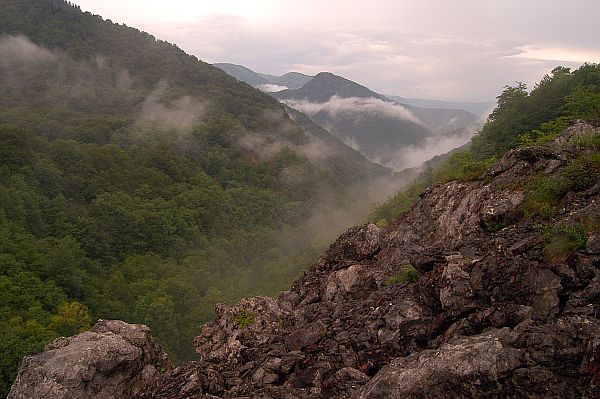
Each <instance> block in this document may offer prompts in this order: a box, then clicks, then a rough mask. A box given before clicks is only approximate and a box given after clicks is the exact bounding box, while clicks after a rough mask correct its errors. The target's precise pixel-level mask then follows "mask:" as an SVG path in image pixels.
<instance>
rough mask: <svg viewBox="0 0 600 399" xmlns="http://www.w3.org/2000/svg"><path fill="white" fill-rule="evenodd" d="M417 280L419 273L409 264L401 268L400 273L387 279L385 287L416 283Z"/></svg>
mask: <svg viewBox="0 0 600 399" xmlns="http://www.w3.org/2000/svg"><path fill="white" fill-rule="evenodd" d="M418 279H419V271H418V270H417V269H415V267H414V266H413V265H411V264H410V263H408V264H406V265H404V266H403V267H402V271H401V272H400V273H398V274H396V275H394V276H392V277H390V278H388V279H387V281H386V282H385V285H394V284H404V283H416V282H417V280H418Z"/></svg>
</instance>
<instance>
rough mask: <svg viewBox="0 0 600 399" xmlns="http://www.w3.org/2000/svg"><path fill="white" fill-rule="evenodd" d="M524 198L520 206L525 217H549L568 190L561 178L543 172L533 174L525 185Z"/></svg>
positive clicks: (566, 184)
mask: <svg viewBox="0 0 600 399" xmlns="http://www.w3.org/2000/svg"><path fill="white" fill-rule="evenodd" d="M524 191H525V200H524V201H523V205H522V206H521V209H522V211H523V212H524V214H525V216H526V217H529V218H535V217H540V218H542V219H547V218H549V217H550V216H551V215H552V214H553V213H554V211H555V209H556V207H557V206H558V204H559V203H560V201H561V200H562V198H563V197H564V196H565V194H566V193H567V191H568V183H567V182H566V181H564V180H563V179H557V178H550V177H548V176H546V175H544V174H541V175H536V176H533V177H532V178H531V179H530V180H529V181H528V182H527V184H526V185H525V190H524Z"/></svg>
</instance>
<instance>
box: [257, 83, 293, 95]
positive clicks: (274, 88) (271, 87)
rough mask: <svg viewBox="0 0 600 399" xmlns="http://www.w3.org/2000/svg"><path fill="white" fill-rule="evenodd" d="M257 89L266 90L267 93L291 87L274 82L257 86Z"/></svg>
mask: <svg viewBox="0 0 600 399" xmlns="http://www.w3.org/2000/svg"><path fill="white" fill-rule="evenodd" d="M257 89H259V90H260V91H264V92H265V93H275V92H278V91H282V90H287V89H289V87H287V86H280V85H276V84H272V83H267V84H264V85H259V86H257Z"/></svg>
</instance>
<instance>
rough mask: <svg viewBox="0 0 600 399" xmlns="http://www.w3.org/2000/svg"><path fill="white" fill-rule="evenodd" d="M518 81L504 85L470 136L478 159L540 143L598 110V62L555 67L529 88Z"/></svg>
mask: <svg viewBox="0 0 600 399" xmlns="http://www.w3.org/2000/svg"><path fill="white" fill-rule="evenodd" d="M526 89H527V88H526V87H525V85H524V84H522V83H517V84H516V85H515V86H506V87H505V89H504V91H503V92H502V94H500V96H498V97H497V99H498V105H497V107H496V109H495V110H494V111H493V112H492V113H491V114H490V116H489V117H488V120H487V123H486V124H485V125H484V126H483V128H482V129H481V130H480V131H479V132H478V134H477V135H476V136H475V137H474V138H473V140H472V146H471V149H472V151H473V152H474V153H475V154H476V156H477V157H478V158H480V159H482V158H486V157H489V156H493V155H495V156H500V155H502V154H503V153H504V152H506V151H507V150H509V149H511V148H514V147H516V146H517V145H532V144H543V143H544V142H547V141H549V140H552V139H553V138H554V137H555V136H556V134H557V133H559V132H560V131H562V129H564V127H565V126H566V124H567V123H568V122H569V121H571V120H573V119H577V118H584V119H591V118H595V117H597V116H598V114H599V112H600V65H598V64H584V65H583V66H581V67H580V68H579V69H577V70H575V71H572V72H571V71H570V70H569V69H568V68H564V67H557V68H555V69H554V70H553V71H552V73H551V74H550V75H546V76H544V78H543V79H542V80H541V81H540V82H539V83H538V84H537V85H536V86H535V87H534V88H533V90H531V91H530V92H527V90H526Z"/></svg>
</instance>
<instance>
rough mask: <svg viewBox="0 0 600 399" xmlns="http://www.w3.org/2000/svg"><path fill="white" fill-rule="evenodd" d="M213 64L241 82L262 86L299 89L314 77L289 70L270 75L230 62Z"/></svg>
mask: <svg viewBox="0 0 600 399" xmlns="http://www.w3.org/2000/svg"><path fill="white" fill-rule="evenodd" d="M213 66H215V67H217V68H219V69H222V70H223V71H225V72H226V73H227V74H228V75H231V76H233V77H234V78H236V79H237V80H239V81H241V82H246V83H248V84H249V85H251V86H254V87H260V86H263V85H268V84H271V85H276V86H281V87H282V89H283V88H288V89H297V88H300V87H302V86H303V85H304V84H305V83H306V82H308V81H309V80H311V79H312V78H313V77H312V76H308V75H304V74H302V73H299V72H288V73H286V74H284V75H281V76H275V75H269V74H265V73H258V72H254V71H252V70H251V69H248V68H246V67H244V66H241V65H236V64H228V63H216V64H213Z"/></svg>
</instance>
